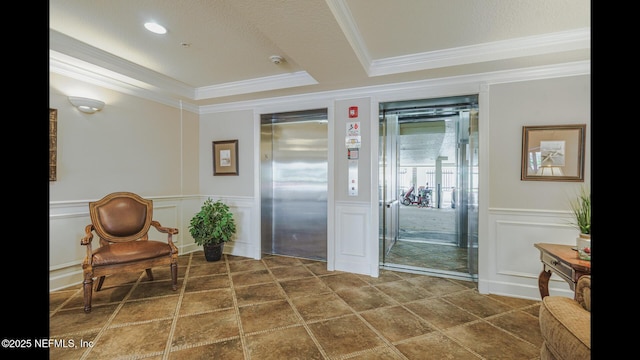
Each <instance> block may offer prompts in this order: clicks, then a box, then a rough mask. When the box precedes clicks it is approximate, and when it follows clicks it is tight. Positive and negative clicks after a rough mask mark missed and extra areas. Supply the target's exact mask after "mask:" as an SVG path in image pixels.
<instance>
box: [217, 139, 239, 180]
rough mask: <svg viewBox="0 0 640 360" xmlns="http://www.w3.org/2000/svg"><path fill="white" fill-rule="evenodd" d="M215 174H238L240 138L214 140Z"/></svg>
mask: <svg viewBox="0 0 640 360" xmlns="http://www.w3.org/2000/svg"><path fill="white" fill-rule="evenodd" d="M213 175H214V176H218V175H238V140H223V141H214V142H213Z"/></svg>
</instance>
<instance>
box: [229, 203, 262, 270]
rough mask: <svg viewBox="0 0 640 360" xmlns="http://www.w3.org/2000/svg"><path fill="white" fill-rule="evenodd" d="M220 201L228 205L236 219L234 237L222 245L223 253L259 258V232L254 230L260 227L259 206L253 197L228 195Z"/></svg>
mask: <svg viewBox="0 0 640 360" xmlns="http://www.w3.org/2000/svg"><path fill="white" fill-rule="evenodd" d="M222 201H223V202H225V203H226V204H227V205H229V207H230V208H231V211H232V212H233V214H234V219H235V221H236V239H235V240H234V241H230V242H227V243H226V244H225V245H224V253H225V254H230V255H235V256H242V257H248V258H252V259H256V260H257V259H260V258H261V248H260V233H259V232H257V231H256V230H255V229H256V228H258V229H259V228H260V227H259V225H260V216H259V213H258V212H257V211H258V210H257V209H258V208H259V206H257V205H255V204H254V199H253V198H245V197H233V198H231V197H228V198H223V199H222ZM256 219H257V220H256Z"/></svg>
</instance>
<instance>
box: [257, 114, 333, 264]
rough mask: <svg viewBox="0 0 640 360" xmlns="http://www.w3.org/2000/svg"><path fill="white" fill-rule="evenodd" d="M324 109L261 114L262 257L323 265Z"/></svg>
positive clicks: (324, 245)
mask: <svg viewBox="0 0 640 360" xmlns="http://www.w3.org/2000/svg"><path fill="white" fill-rule="evenodd" d="M328 123H329V122H328V117H327V109H316V110H304V111H295V112H283V113H273V114H261V115H260V193H261V194H260V203H261V239H262V240H261V248H262V253H263V254H271V255H282V256H290V257H297V258H305V259H313V260H322V261H326V260H327V217H328V213H327V208H328V195H327V193H328V180H329V179H328V150H329V147H328V146H329V145H328V144H329V142H328Z"/></svg>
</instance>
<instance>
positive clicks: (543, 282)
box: [538, 269, 551, 299]
mask: <svg viewBox="0 0 640 360" xmlns="http://www.w3.org/2000/svg"><path fill="white" fill-rule="evenodd" d="M550 277H551V270H548V271H545V270H544V269H543V270H542V272H541V273H540V276H538V288H539V289H540V298H542V299H544V297H545V296H549V278H550Z"/></svg>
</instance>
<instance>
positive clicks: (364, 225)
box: [334, 202, 378, 275]
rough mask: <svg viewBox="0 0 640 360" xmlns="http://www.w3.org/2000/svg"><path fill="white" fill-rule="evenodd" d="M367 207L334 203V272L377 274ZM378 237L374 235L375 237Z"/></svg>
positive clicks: (350, 203) (367, 205) (375, 244)
mask: <svg viewBox="0 0 640 360" xmlns="http://www.w3.org/2000/svg"><path fill="white" fill-rule="evenodd" d="M369 209H370V206H369V204H368V203H354V202H349V203H346V202H340V203H336V212H335V224H336V230H335V231H336V236H335V247H334V249H335V252H336V253H335V270H340V271H347V272H352V273H357V274H364V275H374V274H377V267H378V261H377V259H376V254H375V253H374V252H373V248H374V247H375V246H377V242H373V241H372V240H371V232H370V231H369V228H370V226H369V224H371V212H370V210H369ZM376 235H377V234H376Z"/></svg>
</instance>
